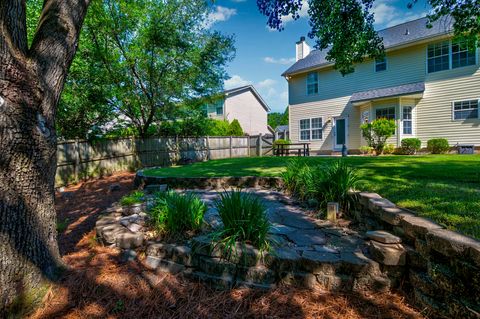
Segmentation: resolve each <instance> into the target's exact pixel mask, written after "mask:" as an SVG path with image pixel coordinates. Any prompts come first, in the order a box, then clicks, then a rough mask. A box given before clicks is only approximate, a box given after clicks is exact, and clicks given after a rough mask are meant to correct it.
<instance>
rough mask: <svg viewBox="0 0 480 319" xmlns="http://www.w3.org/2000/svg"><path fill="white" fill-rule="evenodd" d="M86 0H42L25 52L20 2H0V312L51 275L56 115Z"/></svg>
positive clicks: (22, 4) (54, 249)
mask: <svg viewBox="0 0 480 319" xmlns="http://www.w3.org/2000/svg"><path fill="white" fill-rule="evenodd" d="M87 6H88V0H70V1H64V0H46V1H45V4H44V9H43V12H42V15H41V18H40V21H39V25H38V28H37V32H36V35H35V37H34V41H33V44H32V47H31V48H30V50H28V49H27V44H26V43H27V37H26V27H25V1H19V0H1V1H0V66H1V70H0V313H3V311H5V309H7V308H8V307H9V305H11V304H12V302H21V301H22V299H24V297H25V296H26V295H31V294H32V289H33V292H34V291H35V289H37V288H38V287H39V286H40V285H41V284H42V282H43V281H44V280H45V279H51V278H53V277H54V274H55V270H56V268H57V266H58V265H59V264H60V263H61V259H60V256H59V252H58V245H57V232H56V214H55V207H54V181H55V170H56V135H55V111H56V107H57V104H58V101H59V98H60V94H61V91H62V89H63V85H64V83H65V78H66V75H67V71H68V68H69V66H70V64H71V62H72V60H73V56H74V54H75V51H76V48H77V40H78V35H79V32H80V28H81V25H82V22H83V19H84V17H85V14H86V10H87Z"/></svg>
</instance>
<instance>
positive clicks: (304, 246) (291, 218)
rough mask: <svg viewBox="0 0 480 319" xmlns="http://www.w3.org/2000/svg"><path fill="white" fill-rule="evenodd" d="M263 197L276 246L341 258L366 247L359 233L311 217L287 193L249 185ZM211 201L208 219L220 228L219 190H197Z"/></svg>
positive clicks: (362, 251)
mask: <svg viewBox="0 0 480 319" xmlns="http://www.w3.org/2000/svg"><path fill="white" fill-rule="evenodd" d="M247 191H251V192H253V193H254V194H255V195H256V196H258V197H260V198H261V199H262V202H263V204H264V205H265V207H266V208H267V216H268V219H269V220H270V222H271V223H272V227H271V230H270V234H271V239H272V242H273V243H274V247H276V248H277V249H278V248H290V249H293V250H295V252H296V253H298V254H299V256H303V255H305V253H306V252H308V254H307V255H308V256H311V257H317V256H318V257H319V256H321V255H323V257H328V255H330V256H329V257H331V258H332V259H335V258H341V256H342V255H347V254H349V255H350V254H351V253H353V252H357V253H358V254H359V255H360V254H363V253H364V252H366V251H367V243H366V242H365V240H364V239H363V236H362V235H360V234H359V233H357V232H355V231H353V230H351V229H348V228H346V227H340V226H338V225H334V224H333V223H331V222H329V221H324V220H318V219H315V218H312V217H309V216H308V215H307V214H306V213H305V211H304V210H303V209H302V208H301V207H299V206H298V205H296V204H295V202H294V201H292V200H291V199H290V198H288V197H287V196H285V195H284V194H282V193H280V192H276V191H271V190H259V189H247ZM195 193H197V194H198V195H199V196H200V197H201V199H202V200H203V201H204V202H205V203H206V204H207V205H208V211H207V213H206V214H205V218H204V219H205V221H206V222H207V223H208V224H210V225H211V226H212V228H217V227H220V226H221V220H220V217H219V215H218V213H217V210H216V208H215V207H214V206H215V205H214V201H215V199H217V198H218V196H219V191H195Z"/></svg>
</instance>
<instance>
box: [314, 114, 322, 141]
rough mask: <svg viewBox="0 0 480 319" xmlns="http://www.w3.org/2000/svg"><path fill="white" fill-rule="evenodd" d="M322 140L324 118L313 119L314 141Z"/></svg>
mask: <svg viewBox="0 0 480 319" xmlns="http://www.w3.org/2000/svg"><path fill="white" fill-rule="evenodd" d="M321 139H322V118H321V117H317V118H314V119H312V140H321Z"/></svg>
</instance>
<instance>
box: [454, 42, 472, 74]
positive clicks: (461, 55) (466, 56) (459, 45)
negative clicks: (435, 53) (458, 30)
mask: <svg viewBox="0 0 480 319" xmlns="http://www.w3.org/2000/svg"><path fill="white" fill-rule="evenodd" d="M475 52H476V48H475V45H471V44H470V45H469V43H468V42H467V41H466V40H460V41H453V42H452V69H455V68H459V67H462V66H467V65H474V64H475V59H476V57H475Z"/></svg>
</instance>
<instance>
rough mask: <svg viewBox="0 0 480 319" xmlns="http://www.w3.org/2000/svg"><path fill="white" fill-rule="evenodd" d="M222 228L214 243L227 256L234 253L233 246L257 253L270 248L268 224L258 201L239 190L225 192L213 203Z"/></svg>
mask: <svg viewBox="0 0 480 319" xmlns="http://www.w3.org/2000/svg"><path fill="white" fill-rule="evenodd" d="M215 206H216V207H217V209H218V213H219V215H220V218H221V219H222V222H223V228H222V229H221V230H219V231H217V232H216V233H215V234H214V239H215V240H218V242H219V243H220V244H223V245H224V249H225V251H226V252H227V253H228V255H231V254H232V253H236V247H237V246H236V243H237V242H241V243H243V245H242V246H244V245H245V244H247V243H248V244H251V245H253V246H255V247H257V248H259V249H260V250H266V249H268V248H269V242H268V239H267V235H268V230H269V228H270V223H269V221H268V218H267V215H266V209H265V207H264V206H263V204H262V203H261V201H260V199H259V198H258V197H256V196H254V195H252V194H250V193H247V192H243V191H241V190H233V191H229V192H227V191H225V192H223V193H222V194H220V199H219V200H217V201H216V202H215Z"/></svg>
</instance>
